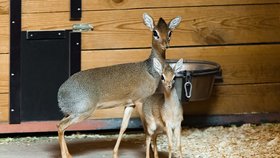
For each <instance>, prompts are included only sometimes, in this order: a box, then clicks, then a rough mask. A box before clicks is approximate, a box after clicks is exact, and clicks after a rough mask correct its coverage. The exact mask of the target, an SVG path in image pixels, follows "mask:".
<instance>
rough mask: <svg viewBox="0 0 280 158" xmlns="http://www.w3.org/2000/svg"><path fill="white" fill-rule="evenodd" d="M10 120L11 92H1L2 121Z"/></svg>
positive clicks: (0, 108) (0, 115) (0, 119)
mask: <svg viewBox="0 0 280 158" xmlns="http://www.w3.org/2000/svg"><path fill="white" fill-rule="evenodd" d="M8 120H9V94H0V122H7V121H8Z"/></svg>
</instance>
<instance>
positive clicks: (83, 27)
mask: <svg viewBox="0 0 280 158" xmlns="http://www.w3.org/2000/svg"><path fill="white" fill-rule="evenodd" d="M92 30H93V26H92V25H91V24H74V25H73V32H87V31H92Z"/></svg>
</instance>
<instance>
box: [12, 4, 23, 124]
mask: <svg viewBox="0 0 280 158" xmlns="http://www.w3.org/2000/svg"><path fill="white" fill-rule="evenodd" d="M20 43H21V0H18V1H10V123H11V124H19V123H20V100H21V96H20V88H19V85H20V69H21V68H20V67H21V63H20V54H21V51H20Z"/></svg>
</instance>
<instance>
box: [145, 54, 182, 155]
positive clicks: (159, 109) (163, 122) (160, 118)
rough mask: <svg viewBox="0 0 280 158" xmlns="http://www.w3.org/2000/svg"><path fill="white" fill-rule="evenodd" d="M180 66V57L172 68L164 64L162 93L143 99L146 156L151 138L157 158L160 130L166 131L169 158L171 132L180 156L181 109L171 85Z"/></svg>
mask: <svg viewBox="0 0 280 158" xmlns="http://www.w3.org/2000/svg"><path fill="white" fill-rule="evenodd" d="M182 66H183V59H180V60H179V61H178V62H177V63H176V65H175V66H174V68H171V66H169V65H168V64H166V66H164V68H163V70H162V85H161V86H162V89H163V94H162V93H155V94H154V95H152V96H150V97H148V98H145V99H144V100H143V106H142V118H141V119H142V123H143V125H144V129H145V133H146V158H149V157H150V153H149V152H150V144H151V139H153V149H154V157H155V158H158V152H157V135H158V134H159V133H161V132H166V133H167V137H168V151H169V158H171V151H172V149H171V148H172V137H173V132H174V136H175V138H176V144H177V148H178V151H179V154H180V157H181V158H182V150H181V122H182V120H183V109H182V106H181V103H180V100H179V98H178V95H177V92H176V89H175V87H174V86H173V84H174V82H175V81H174V77H175V73H177V72H179V71H181V68H182ZM160 71H161V70H159V72H160Z"/></svg>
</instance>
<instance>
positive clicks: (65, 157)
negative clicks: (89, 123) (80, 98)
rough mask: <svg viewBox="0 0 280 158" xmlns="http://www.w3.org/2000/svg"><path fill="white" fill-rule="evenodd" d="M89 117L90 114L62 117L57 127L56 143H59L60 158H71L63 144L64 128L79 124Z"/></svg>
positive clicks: (64, 143)
mask: <svg viewBox="0 0 280 158" xmlns="http://www.w3.org/2000/svg"><path fill="white" fill-rule="evenodd" d="M90 115H91V113H83V114H80V115H75V116H72V115H69V116H67V117H64V118H63V119H62V120H61V121H60V122H59V124H58V125H57V127H58V141H59V145H60V150H61V157H62V158H71V157H72V156H71V155H70V153H69V151H68V148H67V145H66V142H65V137H64V132H65V130H66V128H67V127H69V126H70V125H72V124H74V123H78V122H81V121H83V120H85V119H87V118H88V117H89V116H90Z"/></svg>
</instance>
